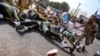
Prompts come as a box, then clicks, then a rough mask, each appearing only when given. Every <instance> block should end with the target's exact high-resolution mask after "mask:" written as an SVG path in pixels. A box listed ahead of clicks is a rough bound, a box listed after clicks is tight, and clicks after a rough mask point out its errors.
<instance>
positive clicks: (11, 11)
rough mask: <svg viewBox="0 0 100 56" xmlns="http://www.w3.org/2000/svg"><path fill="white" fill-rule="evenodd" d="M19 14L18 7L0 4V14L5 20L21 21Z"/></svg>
mask: <svg viewBox="0 0 100 56" xmlns="http://www.w3.org/2000/svg"><path fill="white" fill-rule="evenodd" d="M18 12H19V9H17V8H16V7H14V6H10V5H8V4H6V3H2V2H0V14H2V15H3V17H4V18H3V19H4V20H9V21H11V22H13V21H15V20H17V21H19V20H20V19H19V17H18V15H17V14H18Z"/></svg>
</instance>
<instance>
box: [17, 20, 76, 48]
mask: <svg viewBox="0 0 100 56" xmlns="http://www.w3.org/2000/svg"><path fill="white" fill-rule="evenodd" d="M56 23H57V22H56ZM15 24H16V26H20V25H24V27H23V28H24V30H28V29H29V28H34V27H36V28H38V29H39V31H42V32H44V34H45V35H46V36H48V37H50V38H53V39H55V40H56V41H58V42H59V43H61V47H62V48H66V47H69V46H68V45H67V43H66V41H65V40H64V37H66V38H67V37H68V38H69V39H70V40H71V41H74V40H75V38H74V34H72V33H71V32H70V31H68V30H64V29H63V28H62V29H61V28H60V26H55V25H54V24H52V23H51V22H49V21H43V22H42V21H35V20H32V21H27V22H25V21H22V22H15ZM30 26H31V27H30Z"/></svg>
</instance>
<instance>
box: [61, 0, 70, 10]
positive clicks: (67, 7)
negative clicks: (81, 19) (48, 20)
mask: <svg viewBox="0 0 100 56" xmlns="http://www.w3.org/2000/svg"><path fill="white" fill-rule="evenodd" d="M60 9H62V10H63V11H67V12H68V11H69V9H70V7H69V5H68V3H66V2H62V3H61V5H60Z"/></svg>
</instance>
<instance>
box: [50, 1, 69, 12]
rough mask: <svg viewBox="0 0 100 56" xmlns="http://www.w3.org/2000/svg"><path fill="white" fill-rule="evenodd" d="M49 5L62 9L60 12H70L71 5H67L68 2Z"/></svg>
mask: <svg viewBox="0 0 100 56" xmlns="http://www.w3.org/2000/svg"><path fill="white" fill-rule="evenodd" d="M49 4H50V5H51V6H52V7H54V8H56V9H60V10H63V11H67V12H68V11H69V9H70V7H69V5H68V4H67V3H66V2H62V3H59V2H49Z"/></svg>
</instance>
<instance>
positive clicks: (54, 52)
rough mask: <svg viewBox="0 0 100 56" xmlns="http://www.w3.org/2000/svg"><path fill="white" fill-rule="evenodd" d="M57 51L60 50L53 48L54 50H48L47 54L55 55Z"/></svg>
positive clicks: (49, 55) (48, 55)
mask: <svg viewBox="0 0 100 56" xmlns="http://www.w3.org/2000/svg"><path fill="white" fill-rule="evenodd" d="M57 52H58V50H57V49H52V50H50V51H48V52H47V53H46V55H47V56H55V55H57Z"/></svg>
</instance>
